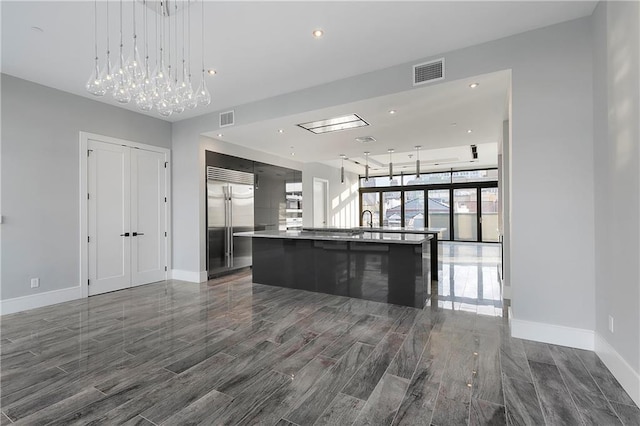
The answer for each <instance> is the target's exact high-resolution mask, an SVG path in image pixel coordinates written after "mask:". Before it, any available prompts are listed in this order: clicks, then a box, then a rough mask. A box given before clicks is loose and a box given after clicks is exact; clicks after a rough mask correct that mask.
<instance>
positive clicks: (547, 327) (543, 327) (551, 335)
mask: <svg viewBox="0 0 640 426" xmlns="http://www.w3.org/2000/svg"><path fill="white" fill-rule="evenodd" d="M509 312H511V311H509ZM509 324H510V325H511V335H512V336H513V337H517V338H519V339H526V340H535V341H537V342H543V343H552V344H554V345H561V346H569V347H571V348H578V349H586V350H588V351H592V350H594V348H595V343H594V339H595V336H594V334H595V333H594V332H593V330H586V329H583V328H573V327H565V326H562V325H554V324H545V323H542V322H532V321H524V320H519V319H517V318H513V317H511V316H510V321H509Z"/></svg>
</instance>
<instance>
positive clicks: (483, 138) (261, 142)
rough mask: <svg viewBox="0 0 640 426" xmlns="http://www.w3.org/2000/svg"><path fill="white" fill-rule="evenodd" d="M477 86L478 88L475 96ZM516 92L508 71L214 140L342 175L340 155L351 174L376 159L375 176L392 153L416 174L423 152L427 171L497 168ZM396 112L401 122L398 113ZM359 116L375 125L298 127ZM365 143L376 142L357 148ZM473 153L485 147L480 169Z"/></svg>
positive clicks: (235, 130) (237, 129)
mask: <svg viewBox="0 0 640 426" xmlns="http://www.w3.org/2000/svg"><path fill="white" fill-rule="evenodd" d="M471 83H477V84H478V86H477V87H475V88H471V87H469V86H470V84H471ZM509 87H510V73H509V72H508V71H501V72H496V73H491V74H486V75H482V76H477V77H474V78H472V79H463V80H457V81H453V82H447V83H443V84H438V85H434V86H426V87H423V88H419V89H413V90H409V91H405V92H400V93H396V94H392V95H387V96H381V97H376V98H371V99H366V100H362V101H358V102H353V103H349V104H344V105H338V106H335V107H330V108H324V109H321V110H315V111H309V112H304V113H300V114H296V115H291V116H286V117H279V118H276V119H272V120H264V121H260V122H257V123H253V124H247V125H243V126H233V127H228V128H224V129H222V130H219V131H214V132H210V133H207V134H206V136H209V137H212V138H215V139H220V140H224V141H227V142H231V143H234V144H237V145H242V146H246V147H249V148H253V149H257V150H261V151H265V152H270V153H273V154H276V155H279V156H282V157H288V158H291V159H294V160H298V161H302V162H309V161H319V162H324V163H326V164H330V165H333V166H336V167H340V165H341V160H340V155H341V154H344V155H345V156H346V157H347V159H348V160H347V161H345V168H346V169H347V170H351V171H353V172H355V173H363V170H364V168H363V165H364V164H365V156H364V152H365V151H368V152H370V153H371V154H370V157H369V158H370V161H369V166H370V167H371V171H372V173H378V172H381V171H383V170H386V168H387V166H388V163H389V154H388V149H394V151H395V152H394V153H393V154H392V159H393V162H394V163H403V162H404V163H407V164H397V166H398V167H402V166H403V165H406V166H410V169H413V168H414V166H413V164H414V163H415V157H413V156H414V155H415V154H416V151H415V149H414V147H415V146H416V145H420V146H421V149H420V152H421V154H420V159H421V163H422V164H423V166H424V167H425V169H426V168H438V169H442V168H450V167H454V168H468V167H482V166H495V165H496V164H497V142H498V140H499V138H500V134H501V132H502V122H503V121H504V120H506V119H507V118H508V92H509ZM392 110H393V111H395V113H394V114H391V113H390V111H392ZM352 113H355V114H357V115H358V116H359V117H361V118H363V119H364V120H365V121H366V122H367V123H369V125H368V126H365V127H359V128H356V129H348V130H343V131H336V132H330V133H323V134H314V133H312V132H309V131H307V130H305V129H303V128H301V127H299V126H297V124H299V123H306V122H310V121H314V120H322V119H327V118H332V117H338V116H342V115H346V114H352ZM469 130H471V132H469ZM220 135H221V136H220ZM362 136H372V137H374V138H375V139H376V140H375V142H367V143H362V142H358V141H356V138H359V137H362ZM470 145H477V147H478V161H475V162H473V163H471V162H470V160H472V159H473V158H472V156H471V148H470ZM292 154H293V155H292ZM409 155H411V156H412V157H409ZM398 170H399V169H398Z"/></svg>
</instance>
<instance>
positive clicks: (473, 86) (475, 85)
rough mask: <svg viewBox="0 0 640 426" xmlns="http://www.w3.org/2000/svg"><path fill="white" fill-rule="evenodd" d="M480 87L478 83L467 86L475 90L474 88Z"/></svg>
mask: <svg viewBox="0 0 640 426" xmlns="http://www.w3.org/2000/svg"><path fill="white" fill-rule="evenodd" d="M478 86H480V83H471V84H470V85H469V87H471V88H472V89H475V88H476V87H478Z"/></svg>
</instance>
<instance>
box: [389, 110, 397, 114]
mask: <svg viewBox="0 0 640 426" xmlns="http://www.w3.org/2000/svg"><path fill="white" fill-rule="evenodd" d="M396 112H397V111H396V110H395V109H390V110H389V114H391V115H393V114H395V113H396Z"/></svg>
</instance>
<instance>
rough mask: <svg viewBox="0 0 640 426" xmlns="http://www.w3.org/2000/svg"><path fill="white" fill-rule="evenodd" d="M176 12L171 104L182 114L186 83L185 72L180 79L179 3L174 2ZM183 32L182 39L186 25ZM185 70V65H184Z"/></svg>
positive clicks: (177, 112)
mask: <svg viewBox="0 0 640 426" xmlns="http://www.w3.org/2000/svg"><path fill="white" fill-rule="evenodd" d="M174 4H175V6H174V13H173V23H174V25H173V29H174V34H175V36H174V38H173V39H174V53H175V54H174V57H175V62H174V65H175V66H174V69H173V74H174V77H173V97H172V98H171V106H172V107H173V112H175V113H176V114H180V113H182V112H184V109H185V108H184V102H183V101H182V91H183V88H182V84H183V83H184V73H183V74H182V80H178V4H177V3H174ZM183 16H184V15H183ZM182 29H183V34H182V40H183V41H184V25H183V27H182ZM182 62H183V63H184V48H183V49H182ZM182 68H183V70H184V66H183V67H182Z"/></svg>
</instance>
